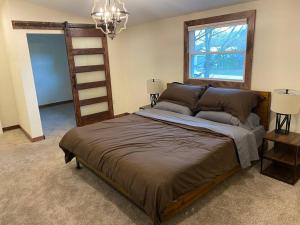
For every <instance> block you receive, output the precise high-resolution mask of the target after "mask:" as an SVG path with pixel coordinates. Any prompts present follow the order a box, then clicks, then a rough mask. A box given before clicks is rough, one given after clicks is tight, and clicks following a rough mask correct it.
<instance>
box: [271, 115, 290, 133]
mask: <svg viewBox="0 0 300 225" xmlns="http://www.w3.org/2000/svg"><path fill="white" fill-rule="evenodd" d="M291 119H292V116H291V115H289V114H280V113H276V128H275V133H276V134H283V135H288V134H289V133H290V127H291Z"/></svg>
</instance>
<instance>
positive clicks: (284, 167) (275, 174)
mask: <svg viewBox="0 0 300 225" xmlns="http://www.w3.org/2000/svg"><path fill="white" fill-rule="evenodd" d="M267 141H272V142H274V148H272V149H271V150H266V149H265V148H263V149H264V150H263V151H262V154H261V173H262V174H263V175H266V176H269V177H272V178H275V179H277V180H280V181H283V182H286V183H288V184H295V183H297V181H298V179H299V178H300V155H299V149H300V134H297V133H290V134H289V135H280V134H276V133H275V132H274V131H273V132H270V133H268V134H267V135H266V137H265V138H264V141H263V144H264V145H265V144H266V142H267ZM265 160H268V161H271V163H270V164H269V165H268V166H267V167H265V168H264V164H263V163H264V161H265Z"/></svg>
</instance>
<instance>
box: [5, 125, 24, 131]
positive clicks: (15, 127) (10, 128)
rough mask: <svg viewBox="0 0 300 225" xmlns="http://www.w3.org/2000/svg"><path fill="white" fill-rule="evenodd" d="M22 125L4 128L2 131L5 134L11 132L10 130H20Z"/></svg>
mask: <svg viewBox="0 0 300 225" xmlns="http://www.w3.org/2000/svg"><path fill="white" fill-rule="evenodd" d="M20 128H21V127H20V125H14V126H10V127H3V128H2V130H3V132H6V131H10V130H16V129H20Z"/></svg>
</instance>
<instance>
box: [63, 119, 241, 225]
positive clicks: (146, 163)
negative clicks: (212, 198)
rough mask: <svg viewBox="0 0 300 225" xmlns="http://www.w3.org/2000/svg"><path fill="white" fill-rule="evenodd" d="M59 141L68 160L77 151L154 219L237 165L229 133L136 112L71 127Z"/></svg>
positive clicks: (157, 218) (157, 221)
mask: <svg viewBox="0 0 300 225" xmlns="http://www.w3.org/2000/svg"><path fill="white" fill-rule="evenodd" d="M60 147H61V148H62V149H63V150H64V152H65V156H66V158H65V159H66V162H70V161H71V160H72V158H73V157H74V156H78V157H79V158H80V159H82V160H83V161H84V162H85V163H86V164H88V166H89V167H90V168H91V169H93V170H94V171H97V172H99V173H100V174H103V175H104V176H105V177H106V178H107V179H108V180H110V181H112V182H113V183H114V184H116V185H118V187H119V189H120V188H121V189H122V190H124V191H125V192H126V193H127V195H128V196H129V197H130V199H131V200H132V201H134V202H135V203H136V204H137V205H138V206H139V207H141V208H142V209H143V210H144V211H145V212H146V213H147V214H148V215H149V216H151V218H152V219H153V221H154V222H155V223H159V222H160V216H161V215H162V212H163V211H164V209H165V208H166V207H167V206H168V205H169V204H170V203H171V202H172V201H174V200H176V199H177V198H178V197H179V196H181V195H183V194H185V193H187V192H190V191H192V190H194V189H195V188H198V187H200V186H202V185H205V184H206V183H207V182H209V181H211V180H212V179H213V178H215V177H216V176H218V175H221V174H224V173H225V172H228V171H230V170H231V169H233V168H234V167H236V166H237V165H238V160H237V156H236V152H235V146H234V142H233V140H232V139H231V138H229V137H225V136H224V135H221V134H217V133H213V132H211V131H208V130H204V129H202V130H201V129H197V130H195V128H189V127H182V126H177V125H176V124H167V123H164V122H161V121H155V120H152V119H148V118H144V117H141V116H138V115H129V116H126V117H122V118H118V119H113V120H109V121H105V122H101V123H97V124H94V125H90V126H86V127H82V128H75V129H72V130H71V131H69V132H68V133H67V134H66V135H65V136H64V137H63V139H62V140H61V142H60Z"/></svg>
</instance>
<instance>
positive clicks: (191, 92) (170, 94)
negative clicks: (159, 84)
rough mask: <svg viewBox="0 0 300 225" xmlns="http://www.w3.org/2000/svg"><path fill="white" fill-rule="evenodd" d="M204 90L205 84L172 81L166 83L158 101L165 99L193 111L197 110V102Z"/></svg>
mask: <svg viewBox="0 0 300 225" xmlns="http://www.w3.org/2000/svg"><path fill="white" fill-rule="evenodd" d="M205 90H206V87H205V86H195V85H185V84H179V83H172V84H169V85H168V87H167V89H166V90H165V91H164V92H163V93H162V95H161V96H160V98H159V100H158V101H159V102H161V101H167V102H172V103H175V104H178V105H183V106H186V107H188V108H189V109H190V110H191V111H192V112H195V111H196V110H197V102H198V100H199V98H200V97H201V96H202V95H203V93H204V92H205Z"/></svg>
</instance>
